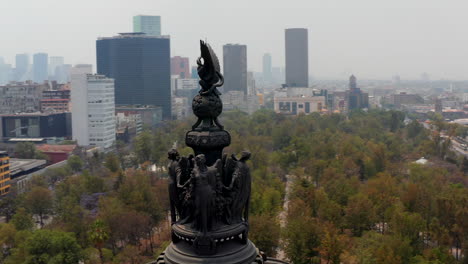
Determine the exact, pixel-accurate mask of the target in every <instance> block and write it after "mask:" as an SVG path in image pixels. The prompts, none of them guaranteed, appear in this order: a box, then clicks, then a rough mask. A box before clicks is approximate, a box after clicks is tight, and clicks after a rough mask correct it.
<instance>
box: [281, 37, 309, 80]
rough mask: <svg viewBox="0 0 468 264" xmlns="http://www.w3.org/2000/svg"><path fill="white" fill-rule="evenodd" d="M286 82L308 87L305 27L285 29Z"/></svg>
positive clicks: (307, 50) (307, 54)
mask: <svg viewBox="0 0 468 264" xmlns="http://www.w3.org/2000/svg"><path fill="white" fill-rule="evenodd" d="M285 39H286V43H285V44H286V84H287V85H288V86H289V87H309V49H308V33H307V29H306V28H288V29H286V38H285Z"/></svg>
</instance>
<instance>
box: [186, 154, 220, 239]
mask: <svg viewBox="0 0 468 264" xmlns="http://www.w3.org/2000/svg"><path fill="white" fill-rule="evenodd" d="M205 162H206V160H205V155H203V154H200V155H197V156H196V157H195V168H194V169H193V171H192V178H191V180H192V184H193V188H194V191H193V192H194V196H195V197H194V199H195V205H194V207H195V222H194V228H195V229H197V230H199V231H200V232H202V233H203V234H206V233H207V232H208V231H209V230H210V229H211V227H212V226H213V218H214V205H215V203H214V200H215V194H216V178H215V177H216V175H213V173H211V172H210V170H209V168H208V167H207V166H206V164H205Z"/></svg>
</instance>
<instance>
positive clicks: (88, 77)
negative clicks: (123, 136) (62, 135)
mask: <svg viewBox="0 0 468 264" xmlns="http://www.w3.org/2000/svg"><path fill="white" fill-rule="evenodd" d="M114 100H115V98H114V80H113V79H110V78H107V77H105V76H103V75H92V74H73V75H72V82H71V101H72V104H73V106H74V107H72V134H73V140H76V141H77V142H78V145H80V146H97V147H100V148H101V149H102V150H104V151H106V150H109V149H111V148H112V146H113V145H114V143H115V132H116V124H115V103H114ZM76 106H79V107H76Z"/></svg>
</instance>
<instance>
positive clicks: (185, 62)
mask: <svg viewBox="0 0 468 264" xmlns="http://www.w3.org/2000/svg"><path fill="white" fill-rule="evenodd" d="M189 66H190V65H189V58H184V57H179V56H176V57H172V58H171V75H178V76H179V78H182V79H188V78H190V77H191V73H190V67H189Z"/></svg>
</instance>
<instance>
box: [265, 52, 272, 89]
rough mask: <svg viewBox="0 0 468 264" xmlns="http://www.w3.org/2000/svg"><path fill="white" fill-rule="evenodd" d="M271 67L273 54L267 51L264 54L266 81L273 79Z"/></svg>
mask: <svg viewBox="0 0 468 264" xmlns="http://www.w3.org/2000/svg"><path fill="white" fill-rule="evenodd" d="M271 67H272V66H271V54H270V53H265V54H264V55H263V80H264V81H265V82H271V81H272V79H273V75H272V72H271V70H272V69H271Z"/></svg>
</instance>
